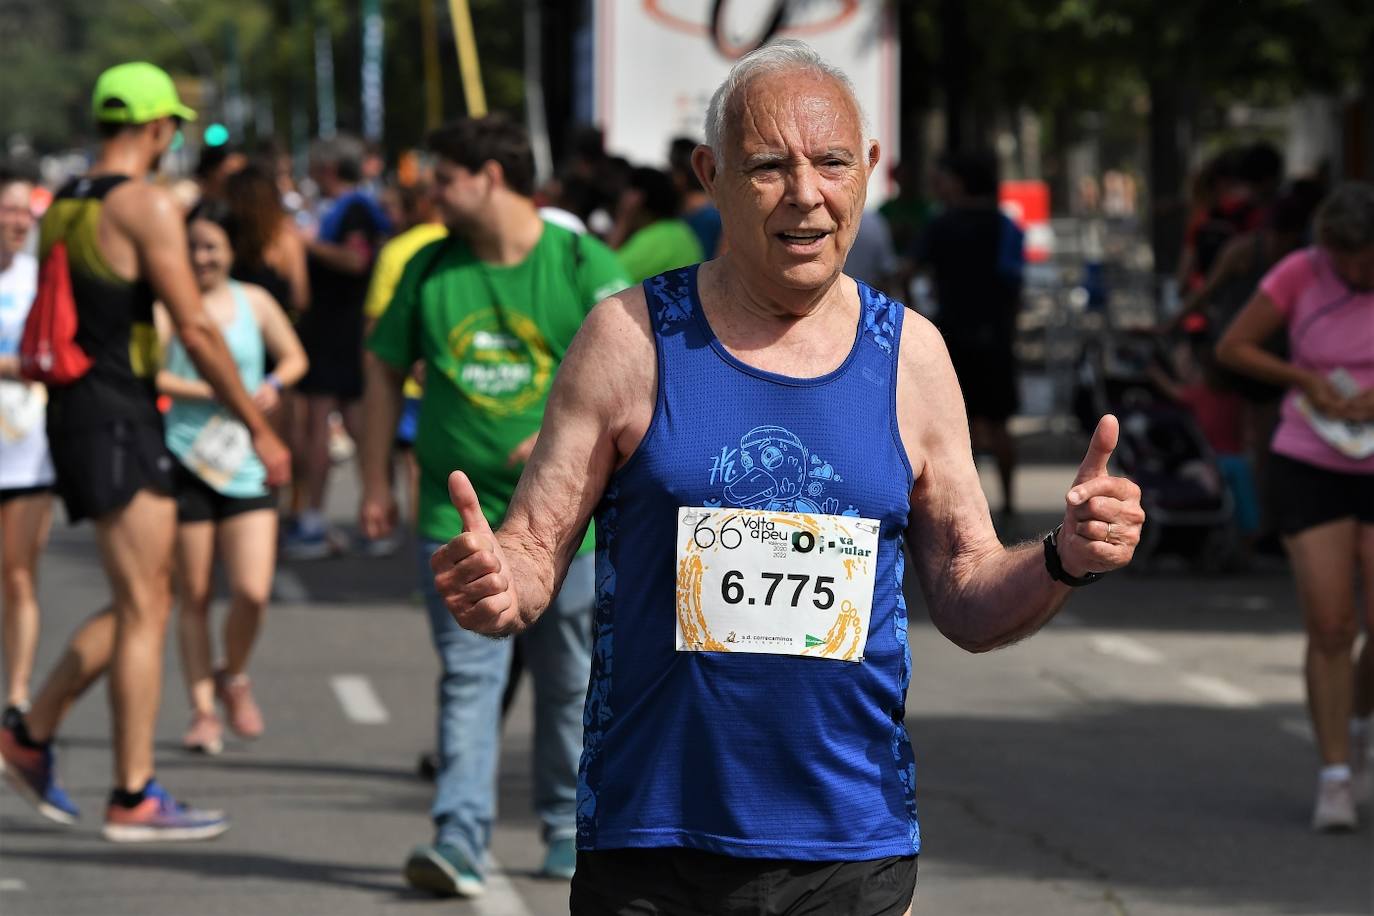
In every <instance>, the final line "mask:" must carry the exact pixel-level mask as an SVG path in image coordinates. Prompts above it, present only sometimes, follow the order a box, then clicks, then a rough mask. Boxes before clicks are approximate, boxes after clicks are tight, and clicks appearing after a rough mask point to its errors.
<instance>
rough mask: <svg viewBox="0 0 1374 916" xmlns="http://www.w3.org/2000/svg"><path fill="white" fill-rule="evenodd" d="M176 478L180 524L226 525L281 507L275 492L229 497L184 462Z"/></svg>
mask: <svg viewBox="0 0 1374 916" xmlns="http://www.w3.org/2000/svg"><path fill="white" fill-rule="evenodd" d="M172 477H173V479H174V481H175V484H176V496H177V522H179V523H180V524H183V525H189V524H193V523H195V522H222V521H224V520H225V519H226V518H233V517H234V516H235V515H243V514H244V513H245V512H257V511H258V510H260V509H273V510H275V509H276V508H277V497H276V496H274V495H273V494H271V493H264V494H263V495H262V496H246V497H234V496H225V495H224V494H223V493H221V492H219V491H218V490H216V489H215V488H214V487H212V486H210V485H209V484H208V483H206V482H205V481H203V480H201V479H200V478H199V477H197V476H196V475H195V474H194V473H193V472H192V471H191V470H190V469H189V468H187V467H186V465H184V464H182V463H181V462H180V461H178V462H177V463H176V467H175V468H174V469H173V470H172Z"/></svg>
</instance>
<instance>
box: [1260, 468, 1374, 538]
mask: <svg viewBox="0 0 1374 916" xmlns="http://www.w3.org/2000/svg"><path fill="white" fill-rule="evenodd" d="M1269 493H1270V497H1271V499H1272V500H1273V507H1274V524H1275V526H1276V527H1277V528H1278V529H1279V534H1282V535H1284V536H1285V537H1288V536H1291V535H1294V534H1300V533H1302V532H1303V531H1306V530H1307V529H1308V528H1315V527H1317V526H1318V525H1325V524H1326V523H1327V522H1335V521H1340V520H1341V519H1349V518H1353V519H1355V520H1356V521H1358V522H1359V523H1360V524H1362V525H1374V474H1347V473H1345V472H1343V471H1329V470H1327V469H1326V468H1320V467H1317V466H1316V465H1314V464H1308V463H1307V462H1305V461H1298V460H1296V459H1293V458H1289V457H1287V456H1286V455H1278V454H1274V453H1270V455H1269Z"/></svg>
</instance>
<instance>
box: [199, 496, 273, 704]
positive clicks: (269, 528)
mask: <svg viewBox="0 0 1374 916" xmlns="http://www.w3.org/2000/svg"><path fill="white" fill-rule="evenodd" d="M276 545H277V513H276V512H274V511H271V510H259V511H255V512H245V513H243V514H241V515H234V516H231V517H229V518H227V519H225V520H224V521H222V522H220V523H219V524H217V525H216V524H215V523H212V522H196V523H193V524H189V525H182V526H181V530H180V532H179V533H178V535H177V567H178V572H179V575H178V585H179V590H180V604H181V607H180V613H179V614H178V617H177V637H178V643H179V646H180V649H181V671H182V676H183V677H184V678H185V680H186V691H187V694H188V696H189V697H190V701H191V708H192V710H193V711H194V712H195V714H196V715H203V716H210V715H213V714H214V711H215V682H214V674H215V667H214V663H213V657H212V651H211V646H210V620H209V612H210V599H211V597H212V596H211V590H212V573H213V567H214V558H215V555H216V553H218V555H219V558H220V561H221V563H222V564H223V566H224V571H225V575H226V577H227V579H228V582H229V615H228V617H227V618H226V620H225V622H224V657H225V664H224V672H225V675H226V676H227V677H228V678H229V679H233V678H235V677H237V676H239V675H242V674H244V673H246V671H247V668H248V658H249V656H250V655H251V653H252V651H253V644H254V643H255V642H256V641H257V638H258V632H259V630H260V629H261V628H262V620H263V615H264V613H265V611H266V609H267V602H268V599H269V598H270V596H271V591H272V574H273V571H274V569H275V566H276V561H277V557H276V553H277V546H276Z"/></svg>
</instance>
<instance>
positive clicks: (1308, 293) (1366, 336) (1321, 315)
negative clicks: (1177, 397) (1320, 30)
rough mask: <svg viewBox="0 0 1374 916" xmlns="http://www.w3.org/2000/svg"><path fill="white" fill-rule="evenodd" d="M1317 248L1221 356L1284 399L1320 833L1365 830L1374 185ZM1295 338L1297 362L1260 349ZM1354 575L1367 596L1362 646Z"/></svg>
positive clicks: (1278, 495) (1373, 606) (1284, 448)
mask: <svg viewBox="0 0 1374 916" xmlns="http://www.w3.org/2000/svg"><path fill="white" fill-rule="evenodd" d="M1316 238H1317V244H1316V245H1315V246H1313V247H1311V248H1306V249H1302V250H1299V251H1295V252H1293V253H1292V254H1290V255H1288V256H1287V257H1286V258H1284V259H1283V260H1282V261H1280V262H1279V263H1278V264H1277V265H1275V266H1274V268H1273V269H1272V270H1271V271H1269V273H1268V274H1267V275H1266V276H1265V278H1264V280H1263V281H1261V283H1260V288H1259V291H1258V292H1257V293H1255V295H1254V297H1253V298H1252V299H1251V300H1250V302H1249V303H1248V304H1247V305H1246V306H1245V308H1244V309H1243V310H1242V311H1241V313H1240V314H1239V315H1237V316H1236V319H1235V321H1234V322H1233V323H1232V324H1231V326H1230V328H1228V329H1227V331H1226V334H1225V336H1223V337H1222V339H1221V342H1220V343H1219V344H1218V345H1217V356H1218V357H1219V358H1220V359H1221V361H1222V362H1223V363H1225V364H1227V365H1228V366H1230V367H1231V368H1233V369H1235V370H1237V371H1239V372H1245V373H1248V374H1250V375H1253V376H1255V377H1256V378H1259V379H1263V380H1265V381H1269V382H1273V383H1276V384H1281V385H1285V386H1287V387H1288V393H1287V394H1286V395H1285V396H1284V400H1283V408H1282V415H1281V419H1280V421H1279V426H1278V429H1277V431H1276V432H1275V433H1274V439H1273V442H1272V445H1271V449H1272V452H1273V458H1272V465H1271V469H1270V483H1271V485H1272V487H1273V503H1274V513H1275V517H1276V518H1275V520H1276V522H1277V524H1278V527H1279V531H1280V533H1281V534H1282V535H1283V536H1284V547H1285V549H1286V550H1287V552H1288V557H1289V560H1290V562H1291V563H1292V566H1293V572H1294V575H1295V576H1296V577H1297V580H1298V595H1299V600H1300V602H1301V604H1302V609H1303V620H1304V623H1305V625H1306V629H1307V659H1306V672H1307V695H1308V708H1309V710H1310V712H1311V715H1312V725H1313V729H1314V731H1315V732H1316V736H1317V745H1318V750H1319V751H1320V753H1321V759H1322V769H1321V775H1320V778H1319V780H1318V788H1317V803H1316V807H1315V810H1314V812H1313V815H1312V825H1313V827H1314V828H1315V829H1317V830H1322V831H1326V830H1350V829H1353V828H1354V827H1355V825H1356V813H1355V805H1356V801H1357V796H1359V795H1361V794H1364V795H1367V794H1368V791H1369V783H1368V773H1367V768H1366V766H1365V763H1366V758H1367V755H1368V732H1369V715H1370V711H1371V708H1374V650H1372V649H1371V648H1370V639H1369V636H1368V633H1370V632H1374V186H1371V185H1368V184H1358V183H1352V184H1346V185H1343V186H1341V187H1340V188H1338V189H1337V190H1336V191H1335V192H1334V193H1332V194H1331V196H1330V197H1328V198H1327V199H1326V201H1325V202H1324V203H1323V204H1322V206H1321V209H1320V210H1318V211H1317V218H1316ZM1285 327H1286V328H1287V330H1288V340H1289V358H1288V359H1286V360H1285V359H1282V358H1280V357H1277V356H1275V355H1273V354H1272V353H1269V352H1268V351H1266V350H1265V349H1264V348H1263V347H1262V346H1261V344H1262V342H1263V341H1264V340H1266V339H1267V338H1268V337H1269V336H1270V335H1271V334H1272V333H1273V332H1274V331H1276V330H1278V329H1280V328H1285ZM1357 573H1358V574H1359V577H1360V581H1361V582H1362V583H1363V589H1364V609H1365V612H1364V613H1365V629H1366V638H1365V640H1364V647H1363V649H1362V651H1361V652H1360V653H1359V660H1358V662H1357V661H1355V660H1354V658H1353V653H1354V648H1355V642H1356V640H1357V639H1358V637H1359V633H1360V619H1359V616H1358V614H1357V611H1356V607H1357V602H1356V600H1355V579H1356V575H1357Z"/></svg>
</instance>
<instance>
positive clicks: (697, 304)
mask: <svg viewBox="0 0 1374 916" xmlns="http://www.w3.org/2000/svg"><path fill="white" fill-rule="evenodd" d="M862 131H863V118H862V115H861V113H860V110H859V106H858V103H857V101H856V100H855V98H854V95H853V91H852V89H851V86H850V84H849V82H848V80H847V79H846V78H845V77H844V75H843V74H842V73H840V72H839V71H837V70H835V69H834V68H832V67H830V66H829V65H827V64H826V63H825V62H824V61H822V60H821V59H820V58H819V57H817V56H816V54H815V53H814V52H813V51H811V50H810V49H809V48H808V47H807V46H806V45H804V44H800V43H796V42H778V43H776V44H774V45H771V46H769V47H766V48H764V49H762V50H760V51H757V52H755V53H753V54H751V55H749V56H748V57H746V58H744V59H743V60H741V61H740V62H739V63H738V64H736V66H735V67H734V69H733V70H732V71H731V73H730V76H729V77H728V78H727V79H726V81H725V83H724V84H723V85H722V86H721V87H720V88H719V89H718V90H717V91H716V94H715V96H714V98H713V99H712V101H711V105H710V109H709V112H708V114H707V124H706V137H707V145H706V146H703V147H699V148H698V149H697V151H696V155H695V159H694V161H695V164H696V168H697V172H698V174H699V175H700V177H701V180H702V183H703V185H704V186H705V187H706V189H707V190H708V191H709V193H710V194H711V196H712V198H713V199H714V200H715V202H716V204H717V206H719V208H720V212H721V217H722V220H723V224H724V232H725V239H726V242H725V246H724V250H725V251H726V254H724V255H723V256H722V257H720V258H718V259H716V260H714V261H709V262H707V263H705V264H702V265H699V266H697V267H690V268H685V269H682V270H677V271H672V272H669V273H667V274H664V275H661V276H658V277H654V278H651V279H649V280H647V281H646V282H645V283H644V284H643V286H641V287H638V288H634V289H630V290H626V291H625V292H623V293H621V294H619V295H617V296H613V297H611V298H610V299H607V300H605V301H604V302H602V303H600V304H599V305H597V307H596V308H595V309H594V310H593V311H592V313H591V315H590V316H589V317H588V319H587V321H586V323H585V324H584V325H583V327H582V329H581V331H580V332H579V333H578V335H577V337H576V339H575V340H574V341H573V344H572V347H571V349H570V350H569V352H568V355H567V358H566V359H565V360H564V362H563V366H562V368H561V370H560V372H559V376H558V380H557V382H556V383H555V385H554V389H553V393H552V396H551V399H550V401H549V407H548V412H547V414H546V420H545V423H544V426H543V432H542V434H541V435H540V437H539V442H538V445H537V446H536V448H535V451H534V455H533V457H532V459H531V461H530V463H529V465H528V467H527V468H526V470H525V474H524V477H523V478H522V479H521V481H520V485H519V489H518V490H517V491H516V494H515V497H514V501H513V502H512V503H511V506H510V510H509V512H508V513H507V515H506V519H505V522H504V523H503V524H502V525H501V527H500V530H499V531H498V532H496V533H495V534H493V532H492V531H491V530H490V529H489V528H488V527H487V525H486V522H485V521H484V520H483V516H482V513H481V512H480V511H479V508H478V499H477V495H476V494H475V493H474V491H473V489H472V486H471V483H470V482H469V480H468V478H467V477H466V476H465V475H464V474H462V473H461V472H455V473H454V474H453V475H452V477H451V479H450V490H451V497H452V499H453V502H454V504H455V505H456V506H457V507H458V509H459V511H460V513H461V515H462V519H463V523H464V525H465V527H466V528H467V530H466V531H465V532H464V533H463V534H461V535H459V536H458V537H456V538H454V539H453V540H452V541H450V542H449V543H448V544H446V545H445V546H444V547H442V548H441V549H439V550H438V551H436V552H435V554H434V556H433V558H432V561H431V563H432V567H433V569H434V572H435V584H436V587H437V588H438V590H439V591H440V593H441V594H442V595H443V596H444V600H445V602H446V604H447V606H448V608H449V610H450V611H451V612H452V614H453V615H454V617H455V618H456V619H457V621H458V622H459V623H460V624H461V625H462V626H464V627H466V628H468V629H472V630H476V631H479V632H483V633H488V634H492V635H501V634H509V633H517V632H520V631H521V630H523V629H524V628H526V627H528V626H529V625H530V624H532V623H533V622H534V621H535V620H537V619H538V618H539V614H540V611H541V610H542V609H543V607H544V605H545V604H546V603H548V601H549V599H550V596H551V595H553V594H555V593H556V591H557V589H558V585H559V582H560V580H561V578H562V575H563V572H564V570H565V569H566V568H567V566H568V563H569V561H570V559H571V558H572V556H573V554H574V553H575V552H576V550H577V546H578V543H579V539H580V538H581V536H582V531H583V530H584V528H585V526H586V525H587V521H588V519H589V518H591V517H592V515H593V514H595V517H596V534H597V586H598V597H597V607H596V620H595V629H594V632H593V637H594V639H595V649H594V654H593V660H592V676H591V685H590V689H589V691H588V696H587V705H586V716H585V739H584V750H583V754H582V762H581V772H580V784H579V796H578V850H579V851H578V861H577V872H576V877H575V878H574V879H573V886H572V912H573V913H575V914H592V913H595V914H606V913H630V912H633V913H687V912H691V913H712V914H723V913H763V912H767V913H794V912H802V911H804V912H807V913H856V914H900V913H902V912H904V911H906V910H907V908H908V907H909V906H910V904H911V901H912V895H913V891H914V888H915V881H916V855H917V853H918V852H919V851H920V834H919V831H918V828H917V823H916V801H915V763H914V761H913V759H912V752H911V745H910V742H909V741H908V739H907V735H906V731H905V728H904V725H903V721H904V718H905V692H906V688H907V683H908V680H909V677H910V667H909V661H908V650H907V640H906V634H907V619H906V607H905V604H904V603H903V599H902V548H903V545H904V544H905V545H906V546H907V547H908V548H909V549H910V551H911V555H912V557H913V559H914V560H915V562H916V564H917V573H918V575H919V577H920V581H921V585H922V588H923V590H924V592H925V596H926V600H927V603H928V604H929V606H930V613H931V617H932V619H933V620H934V621H935V623H936V625H937V626H938V627H939V629H940V631H941V632H943V633H944V634H945V635H946V636H947V637H948V638H949V639H951V640H953V641H954V642H955V643H956V644H958V645H959V646H961V647H963V648H965V649H968V650H970V651H985V650H988V649H993V648H996V647H998V646H1003V645H1007V644H1009V643H1012V642H1014V641H1016V640H1018V639H1021V638H1023V637H1025V636H1027V635H1029V634H1031V633H1033V632H1034V631H1035V630H1036V629H1037V628H1039V627H1040V626H1042V625H1043V624H1044V623H1045V622H1046V621H1047V620H1049V619H1050V618H1051V617H1052V616H1053V615H1054V613H1055V612H1056V611H1057V610H1058V609H1059V607H1060V606H1061V605H1062V604H1063V602H1064V599H1065V598H1066V597H1067V596H1068V594H1069V587H1070V586H1072V585H1078V584H1085V583H1086V582H1087V581H1091V580H1092V579H1093V578H1095V575H1096V574H1099V573H1103V572H1106V571H1109V570H1114V569H1117V568H1119V567H1121V566H1123V565H1125V564H1126V563H1127V562H1128V561H1129V560H1130V558H1131V555H1132V553H1133V552H1134V549H1135V545H1136V543H1137V541H1138V538H1139V531H1140V525H1141V523H1142V522H1143V520H1144V514H1143V513H1142V511H1141V509H1140V504H1139V495H1140V494H1139V490H1138V489H1137V488H1136V487H1135V485H1134V484H1132V483H1131V482H1129V481H1127V480H1123V479H1120V478H1114V477H1110V476H1108V475H1107V470H1106V466H1107V460H1108V457H1109V456H1110V454H1111V451H1112V449H1113V447H1114V445H1115V443H1116V437H1117V424H1116V420H1115V418H1112V417H1108V418H1105V419H1104V420H1103V421H1102V423H1101V424H1099V426H1098V428H1097V430H1096V432H1095V433H1094V434H1093V438H1092V443H1091V445H1090V446H1089V448H1088V453H1087V456H1086V457H1085V458H1084V460H1083V464H1082V467H1081V468H1080V470H1079V473H1078V476H1077V478H1076V479H1075V480H1074V482H1073V484H1072V487H1071V489H1070V490H1069V492H1068V494H1067V496H1066V501H1065V511H1064V521H1063V524H1062V526H1061V527H1060V528H1059V529H1056V531H1057V535H1051V536H1049V537H1048V538H1047V539H1046V542H1045V543H1044V544H1043V545H1042V544H1039V543H1036V544H1027V545H1022V546H1020V547H1015V548H1005V547H1003V546H1002V545H1001V544H1000V543H999V542H998V540H997V537H996V535H995V533H994V531H993V526H992V522H991V519H990V516H989V512H988V506H987V502H986V500H985V498H984V496H983V493H982V490H981V489H980V487H979V483H978V477H977V474H976V472H975V469H974V464H973V459H972V454H971V450H970V445H969V433H968V423H967V420H966V418H965V416H964V409H963V403H962V401H961V398H960V394H959V387H958V383H957V382H956V380H955V376H954V372H953V370H952V369H951V367H950V361H949V357H948V355H947V354H946V352H945V348H944V345H943V344H942V342H941V339H940V335H939V333H938V332H936V331H935V330H934V328H932V327H931V325H930V324H929V323H927V322H926V321H924V320H923V319H921V318H919V317H917V316H915V315H914V314H911V313H908V312H906V311H905V310H904V309H903V308H902V306H901V305H899V304H898V303H895V302H893V301H892V300H890V299H888V298H886V297H885V296H883V295H882V294H880V293H878V292H876V291H874V290H872V289H870V288H868V287H866V286H863V285H861V284H858V283H856V282H855V281H853V280H851V279H850V278H848V277H846V276H844V275H843V274H842V273H841V265H842V264H843V263H844V260H845V255H846V253H847V252H848V249H849V245H850V242H851V241H852V239H853V237H854V232H855V229H856V227H857V225H858V221H859V216H860V214H861V213H862V212H863V206H864V196H865V189H866V187H867V183H868V177H869V175H870V174H871V172H872V170H873V169H874V168H875V167H876V166H877V164H878V144H877V143H876V142H875V141H873V140H865V139H864V133H863V132H862Z"/></svg>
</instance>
